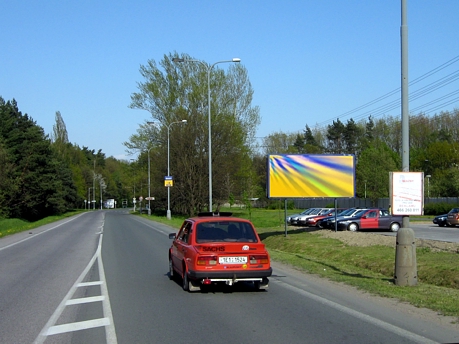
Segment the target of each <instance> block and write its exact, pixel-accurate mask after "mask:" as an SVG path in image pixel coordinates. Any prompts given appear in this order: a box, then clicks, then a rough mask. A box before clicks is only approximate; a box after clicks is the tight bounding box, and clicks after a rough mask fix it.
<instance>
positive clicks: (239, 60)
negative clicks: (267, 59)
mask: <svg viewBox="0 0 459 344" xmlns="http://www.w3.org/2000/svg"><path fill="white" fill-rule="evenodd" d="M172 61H173V62H198V63H201V64H203V65H204V66H205V67H206V68H207V108H208V126H209V129H208V130H209V211H212V136H211V134H212V129H211V119H210V115H211V111H210V72H211V70H212V68H214V66H215V65H216V64H218V63H226V62H241V59H240V58H233V59H232V60H223V61H217V62H215V63H214V64H212V65H210V66H208V65H207V64H206V63H204V62H202V61H199V60H185V59H182V58H178V57H174V58H173V59H172Z"/></svg>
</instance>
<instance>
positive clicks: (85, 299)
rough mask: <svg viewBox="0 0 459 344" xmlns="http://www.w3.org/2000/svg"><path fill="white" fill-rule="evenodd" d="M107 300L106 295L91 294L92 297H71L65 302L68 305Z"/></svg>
mask: <svg viewBox="0 0 459 344" xmlns="http://www.w3.org/2000/svg"><path fill="white" fill-rule="evenodd" d="M103 300H105V296H103V295H101V296H90V297H81V298H79V299H70V300H67V302H66V303H65V305H66V306H69V305H81V304H83V303H91V302H98V301H103Z"/></svg>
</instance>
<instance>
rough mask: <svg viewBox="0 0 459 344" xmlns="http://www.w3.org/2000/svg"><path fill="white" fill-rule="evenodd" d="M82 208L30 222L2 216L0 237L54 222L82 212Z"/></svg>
mask: <svg viewBox="0 0 459 344" xmlns="http://www.w3.org/2000/svg"><path fill="white" fill-rule="evenodd" d="M82 212H83V211H82V210H76V211H72V212H69V213H66V214H64V215H60V216H49V217H46V218H44V219H41V220H39V221H35V222H28V221H25V220H20V219H1V218H0V238H3V237H5V236H7V235H11V234H15V233H19V232H22V231H28V230H31V229H33V228H37V227H40V226H43V225H47V224H48V223H53V222H56V221H58V220H61V219H65V218H67V217H70V216H73V215H76V214H79V213H82Z"/></svg>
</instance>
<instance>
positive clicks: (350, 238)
mask: <svg viewBox="0 0 459 344" xmlns="http://www.w3.org/2000/svg"><path fill="white" fill-rule="evenodd" d="M311 233H313V234H317V235H320V236H323V237H325V238H333V239H338V240H340V241H342V242H343V243H345V244H346V245H349V246H372V245H384V246H392V247H395V244H396V241H395V240H396V237H394V236H385V235H380V234H373V233H361V232H349V231H347V232H342V231H339V232H335V231H332V230H320V231H315V232H311ZM416 247H429V248H430V249H431V250H432V251H448V252H458V253H459V243H452V242H443V241H435V240H426V239H416Z"/></svg>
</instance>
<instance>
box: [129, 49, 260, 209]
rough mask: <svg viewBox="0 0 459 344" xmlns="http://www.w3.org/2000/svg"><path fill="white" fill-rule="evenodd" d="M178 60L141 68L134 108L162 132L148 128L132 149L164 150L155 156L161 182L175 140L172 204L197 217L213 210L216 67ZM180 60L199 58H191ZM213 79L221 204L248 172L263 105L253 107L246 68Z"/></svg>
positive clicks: (216, 177)
mask: <svg viewBox="0 0 459 344" xmlns="http://www.w3.org/2000/svg"><path fill="white" fill-rule="evenodd" d="M178 57H179V56H178V55H177V54H174V55H172V54H169V55H165V56H164V58H163V60H161V61H160V62H159V66H158V65H157V63H156V62H155V61H154V60H150V61H148V64H147V65H146V66H141V68H140V73H141V75H142V77H143V78H144V81H143V82H139V83H138V89H139V91H138V92H136V93H133V94H132V96H131V105H130V107H131V108H135V109H144V110H147V111H149V112H150V113H151V116H152V121H155V122H156V123H158V125H159V128H158V129H157V130H156V129H153V128H151V126H150V125H148V126H147V125H144V126H142V127H141V128H140V129H139V130H138V133H137V135H136V136H131V138H130V142H128V143H127V144H126V147H127V148H128V150H130V151H132V150H136V149H139V147H143V148H144V149H145V148H146V147H147V146H149V145H151V144H153V142H154V145H157V146H158V149H157V150H155V151H154V152H153V153H154V154H155V162H156V164H157V166H161V169H160V171H158V175H157V176H158V177H157V178H159V177H161V178H163V177H162V176H165V175H166V174H167V157H168V154H167V146H168V142H169V149H170V154H169V159H170V161H169V162H170V163H169V165H170V168H171V174H172V175H173V177H174V187H173V188H172V189H171V205H172V207H173V208H174V209H177V210H178V211H180V212H184V213H188V214H193V213H194V212H196V211H201V210H202V209H203V207H205V206H207V207H208V206H209V205H208V204H207V203H208V202H207V200H208V197H209V194H208V185H209V184H208V183H209V175H208V160H209V159H208V157H209V156H208V155H209V150H208V148H209V147H208V141H209V140H208V119H209V118H208V108H207V104H208V92H207V90H208V89H207V76H208V72H209V68H210V66H209V65H208V64H206V63H205V62H198V63H194V62H182V63H179V62H174V61H173V59H174V58H178ZM180 58H182V59H184V60H193V59H192V58H190V57H189V56H187V55H182V56H180ZM160 67H161V69H160ZM209 76H210V89H211V116H212V117H211V123H212V128H211V134H212V137H211V141H212V160H211V161H212V186H213V195H212V197H213V200H214V201H215V203H217V205H218V204H219V203H221V202H223V201H225V202H226V200H227V198H228V185H231V179H232V178H233V177H234V176H235V175H236V174H240V173H242V171H245V169H244V168H243V166H242V164H243V163H244V162H245V161H246V160H245V158H244V157H245V156H247V155H249V154H250V148H249V147H250V145H251V142H252V141H253V139H254V134H255V129H256V126H257V125H258V124H259V121H260V118H259V109H258V107H253V106H252V105H251V102H252V97H253V89H252V87H251V84H250V81H249V79H248V73H247V70H246V69H245V68H244V67H243V66H241V65H239V64H231V65H230V66H229V68H228V71H227V72H226V73H225V72H224V71H223V70H221V69H219V68H217V67H214V68H212V69H210V74H209ZM183 119H186V120H187V121H188V122H187V124H186V125H179V124H174V123H175V122H179V121H181V120H183ZM173 124H174V125H173ZM147 142H150V143H147ZM228 178H230V180H228ZM165 191H166V190H164V191H163V192H165Z"/></svg>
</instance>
